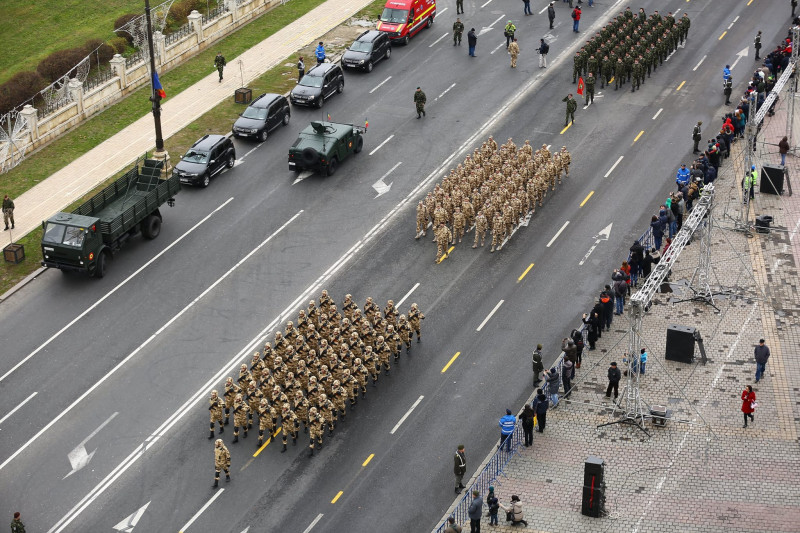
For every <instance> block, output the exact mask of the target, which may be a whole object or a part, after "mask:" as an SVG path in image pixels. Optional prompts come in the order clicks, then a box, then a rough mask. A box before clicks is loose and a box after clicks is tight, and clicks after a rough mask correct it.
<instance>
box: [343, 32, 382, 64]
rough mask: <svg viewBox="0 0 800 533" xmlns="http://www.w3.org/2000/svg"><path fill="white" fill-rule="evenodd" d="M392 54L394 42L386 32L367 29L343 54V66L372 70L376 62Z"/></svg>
mask: <svg viewBox="0 0 800 533" xmlns="http://www.w3.org/2000/svg"><path fill="white" fill-rule="evenodd" d="M391 55H392V43H390V42H389V36H388V35H387V34H386V32H382V31H377V30H367V31H365V32H364V33H362V34H361V35H359V36H358V39H356V40H355V41H354V42H353V44H351V45H350V48H348V49H347V50H345V52H344V55H343V56H342V67H344V68H346V69H347V68H357V69H363V70H366V71H367V72H372V67H373V65H374V64H375V63H377V62H378V61H380V60H381V59H383V58H386V59H389V57H391Z"/></svg>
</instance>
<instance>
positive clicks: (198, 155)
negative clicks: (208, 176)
mask: <svg viewBox="0 0 800 533" xmlns="http://www.w3.org/2000/svg"><path fill="white" fill-rule="evenodd" d="M208 154H209V153H208V152H206V151H205V150H189V151H188V152H186V155H185V156H183V157H182V158H181V160H182V161H186V162H187V163H208Z"/></svg>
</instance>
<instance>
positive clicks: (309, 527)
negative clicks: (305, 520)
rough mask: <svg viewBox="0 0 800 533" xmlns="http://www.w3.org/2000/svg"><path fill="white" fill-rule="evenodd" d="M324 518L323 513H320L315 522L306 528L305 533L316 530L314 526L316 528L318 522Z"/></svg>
mask: <svg viewBox="0 0 800 533" xmlns="http://www.w3.org/2000/svg"><path fill="white" fill-rule="evenodd" d="M322 516H323V515H322V513H319V514H318V515H317V517H316V518H315V519H314V521H313V522H311V523H310V524H309V525H308V527H307V528H306V530H305V531H303V533H308V532H309V531H311V530H312V529H314V526H316V525H317V522H319V521H320V520H321V519H322Z"/></svg>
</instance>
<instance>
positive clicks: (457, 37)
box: [453, 18, 464, 46]
mask: <svg viewBox="0 0 800 533" xmlns="http://www.w3.org/2000/svg"><path fill="white" fill-rule="evenodd" d="M463 33H464V23H463V22H461V19H460V18H457V19H456V21H455V22H454V23H453V46H456V45H459V46H460V45H461V35H462V34H463Z"/></svg>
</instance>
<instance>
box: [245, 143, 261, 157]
mask: <svg viewBox="0 0 800 533" xmlns="http://www.w3.org/2000/svg"><path fill="white" fill-rule="evenodd" d="M258 146H261V145H260V144H259V145H258ZM258 146H254V147H252V148H251V149H250V151H249V152H247V153H246V154H244V155H243V156H242V159H244V158H245V157H247V156H248V155H250V154H252V153H253V152H255V151H256V150H258Z"/></svg>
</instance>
